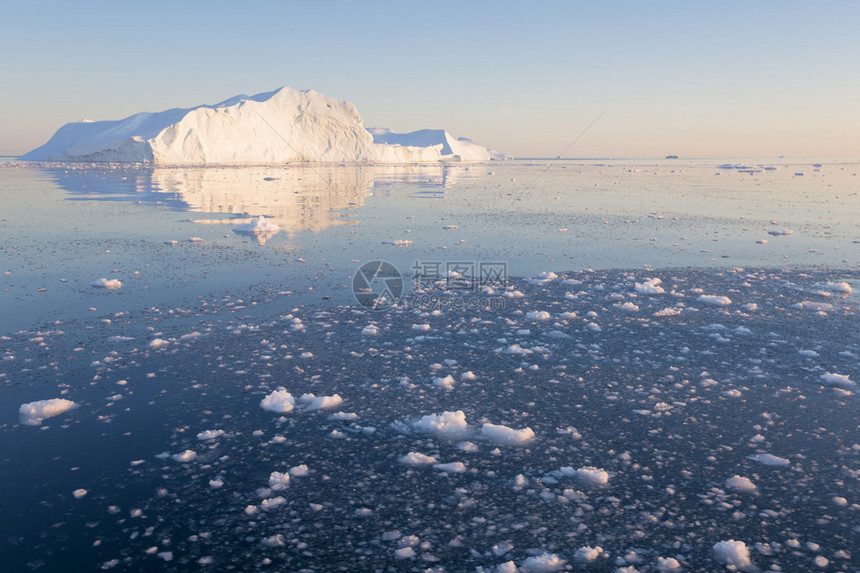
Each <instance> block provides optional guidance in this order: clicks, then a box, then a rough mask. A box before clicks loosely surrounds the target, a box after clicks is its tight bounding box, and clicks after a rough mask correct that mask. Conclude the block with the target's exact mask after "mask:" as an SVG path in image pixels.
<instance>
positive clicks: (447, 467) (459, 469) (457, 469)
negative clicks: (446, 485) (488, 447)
mask: <svg viewBox="0 0 860 573" xmlns="http://www.w3.org/2000/svg"><path fill="white" fill-rule="evenodd" d="M433 467H434V468H436V469H437V470H442V471H443V472H445V473H449V474H460V473H463V472H464V471H466V465H465V464H464V463H463V462H449V463H447V464H433Z"/></svg>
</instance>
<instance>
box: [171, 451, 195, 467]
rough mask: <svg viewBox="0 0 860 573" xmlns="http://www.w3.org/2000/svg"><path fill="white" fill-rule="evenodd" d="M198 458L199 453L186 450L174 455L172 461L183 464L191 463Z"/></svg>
mask: <svg viewBox="0 0 860 573" xmlns="http://www.w3.org/2000/svg"><path fill="white" fill-rule="evenodd" d="M196 458H197V452H195V451H194V450H185V451H184V452H182V453H179V454H173V455H172V456H170V459H172V460H174V461H177V462H181V463H183V464H184V463H188V462H190V461H193V460H194V459H196Z"/></svg>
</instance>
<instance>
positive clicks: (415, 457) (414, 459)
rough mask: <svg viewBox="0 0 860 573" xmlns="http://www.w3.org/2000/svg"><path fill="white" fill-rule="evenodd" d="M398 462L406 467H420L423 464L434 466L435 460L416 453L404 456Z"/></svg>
mask: <svg viewBox="0 0 860 573" xmlns="http://www.w3.org/2000/svg"><path fill="white" fill-rule="evenodd" d="M400 462H401V463H404V464H406V465H408V466H420V465H424V464H435V463H436V458H434V457H432V456H426V455H424V454H421V453H418V452H409V453H408V454H406V455H405V456H401V457H400Z"/></svg>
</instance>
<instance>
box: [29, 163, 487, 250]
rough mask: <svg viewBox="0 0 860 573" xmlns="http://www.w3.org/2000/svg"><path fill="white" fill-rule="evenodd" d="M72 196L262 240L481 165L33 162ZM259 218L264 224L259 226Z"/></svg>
mask: <svg viewBox="0 0 860 573" xmlns="http://www.w3.org/2000/svg"><path fill="white" fill-rule="evenodd" d="M40 168H41V169H42V170H43V171H45V172H47V173H48V175H49V176H50V177H51V178H52V179H53V180H54V181H55V182H56V183H57V184H58V185H59V186H60V187H61V188H63V189H64V190H66V191H67V192H69V193H70V194H71V195H72V197H70V199H72V200H87V201H92V200H105V201H136V202H140V203H147V204H158V205H166V206H169V207H171V208H173V209H176V210H177V211H187V212H192V213H199V214H200V216H196V217H191V218H190V219H189V220H190V221H192V222H194V223H197V224H207V225H212V224H216V225H225V226H226V225H229V226H230V228H231V229H233V230H235V232H239V233H246V234H249V235H250V236H253V237H254V238H255V239H256V240H257V242H258V243H260V244H265V242H266V241H267V240H268V239H270V238H271V237H272V236H274V235H276V234H277V233H279V232H280V231H284V232H285V233H286V234H287V235H288V236H291V235H292V234H294V233H296V232H299V231H314V232H316V231H322V230H324V229H326V228H328V227H331V226H335V225H343V224H356V223H357V222H358V219H357V218H356V217H355V215H356V213H355V212H350V211H351V210H353V209H355V208H356V207H360V206H361V205H363V204H364V201H365V199H366V197H367V196H369V195H380V194H381V195H387V194H389V193H390V192H392V191H394V190H395V188H397V191H398V192H399V191H403V190H405V192H406V193H408V194H409V196H410V197H432V198H437V199H440V198H444V194H445V190H446V189H447V188H450V187H453V186H455V185H462V184H466V183H471V182H475V181H477V180H479V179H480V178H481V176H482V175H483V174H484V173H485V168H484V167H483V166H481V165H460V164H411V165H372V164H371V165H356V164H341V165H335V164H306V165H286V166H279V167H273V166H248V167H152V166H139V165H118V164H112V165H92V164H59V165H58V164H54V165H53V166H49V167H40ZM260 217H264V218H265V223H266V224H265V225H260V220H259V218H260Z"/></svg>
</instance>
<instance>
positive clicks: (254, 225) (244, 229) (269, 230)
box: [233, 216, 281, 235]
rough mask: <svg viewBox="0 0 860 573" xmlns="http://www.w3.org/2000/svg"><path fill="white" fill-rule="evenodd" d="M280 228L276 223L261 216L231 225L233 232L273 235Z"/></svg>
mask: <svg viewBox="0 0 860 573" xmlns="http://www.w3.org/2000/svg"><path fill="white" fill-rule="evenodd" d="M280 230H281V228H280V227H279V226H278V225H276V224H275V223H273V222H271V221H269V220H268V219H266V218H265V217H263V216H260V217H257V218H256V219H251V221H250V222H248V223H243V224H241V225H237V226H235V227H233V232H235V233H243V234H246V235H274V234H275V233H277V232H278V231H280Z"/></svg>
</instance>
